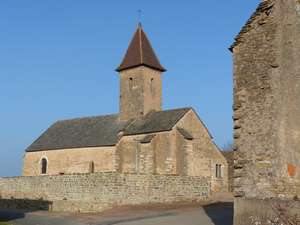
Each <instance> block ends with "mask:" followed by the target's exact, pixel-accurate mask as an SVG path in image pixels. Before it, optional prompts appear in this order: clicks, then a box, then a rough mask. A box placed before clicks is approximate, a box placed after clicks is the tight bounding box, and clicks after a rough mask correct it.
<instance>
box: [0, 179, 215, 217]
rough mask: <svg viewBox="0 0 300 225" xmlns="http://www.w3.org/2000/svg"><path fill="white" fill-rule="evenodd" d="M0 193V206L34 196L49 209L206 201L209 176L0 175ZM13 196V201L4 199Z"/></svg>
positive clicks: (33, 200) (208, 196)
mask: <svg viewBox="0 0 300 225" xmlns="http://www.w3.org/2000/svg"><path fill="white" fill-rule="evenodd" d="M0 196H1V199H2V200H0V206H1V205H2V206H3V205H5V204H6V205H7V207H9V206H13V207H18V204H17V203H18V202H20V203H22V204H23V205H24V201H25V200H27V201H30V202H32V204H34V202H35V200H36V201H37V202H41V204H42V206H43V208H44V209H45V208H49V210H53V211H72V212H79V211H80V212H93V211H102V210H105V209H109V208H112V207H115V206H122V205H139V204H149V203H172V202H183V201H184V202H192V201H206V200H209V198H210V178H207V177H187V176H163V175H129V174H119V173H94V174H77V175H57V176H36V177H13V178H3V179H0ZM13 199H16V200H15V201H13V203H15V204H13V203H12V202H11V201H8V200H13ZM22 199H23V200H24V201H22ZM46 203H49V206H45V204H46ZM22 204H20V205H19V207H21V206H22ZM41 204H40V203H39V204H37V207H41ZM31 207H33V206H31Z"/></svg>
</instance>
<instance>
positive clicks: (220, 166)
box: [216, 164, 222, 178]
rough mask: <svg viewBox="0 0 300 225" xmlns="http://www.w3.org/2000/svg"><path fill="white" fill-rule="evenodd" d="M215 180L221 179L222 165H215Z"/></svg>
mask: <svg viewBox="0 0 300 225" xmlns="http://www.w3.org/2000/svg"><path fill="white" fill-rule="evenodd" d="M216 178H222V165H221V164H216Z"/></svg>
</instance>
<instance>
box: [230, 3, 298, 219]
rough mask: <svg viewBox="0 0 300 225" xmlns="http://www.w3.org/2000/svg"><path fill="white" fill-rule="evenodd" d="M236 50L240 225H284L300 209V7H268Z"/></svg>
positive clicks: (259, 13)
mask: <svg viewBox="0 0 300 225" xmlns="http://www.w3.org/2000/svg"><path fill="white" fill-rule="evenodd" d="M231 50H232V52H233V58H234V106H233V107H234V116H233V119H234V130H235V131H234V139H235V141H234V143H235V144H234V150H235V165H234V168H235V171H234V177H235V180H234V188H235V197H236V198H235V224H236V225H248V224H277V223H275V222H274V223H273V222H272V221H275V220H277V219H278V217H280V216H281V213H280V211H278V206H280V207H282V205H285V206H284V210H285V211H284V212H287V213H291V215H293V214H294V213H295V212H293V209H292V208H293V205H295V204H298V209H297V213H298V214H299V207H300V204H299V201H293V199H298V198H299V196H300V107H299V102H300V88H299V87H300V63H299V59H300V1H299V0H265V1H262V2H261V3H260V5H259V6H258V8H257V10H256V11H255V13H254V14H253V15H252V16H251V18H250V19H249V20H248V22H247V23H246V25H245V26H244V27H243V28H242V30H241V32H240V34H239V35H238V36H237V38H236V41H235V43H234V44H233V45H232V47H231ZM286 206H288V209H286V208H285V207H286ZM276 210H277V211H276ZM281 212H282V211H281ZM291 215H285V216H286V217H287V218H289V220H290V221H291V220H292V219H293V217H292V216H291ZM299 216H300V215H299ZM278 224H286V223H278ZM289 224H298V223H292V222H291V223H289Z"/></svg>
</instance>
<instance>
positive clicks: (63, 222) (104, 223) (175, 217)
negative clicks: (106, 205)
mask: <svg viewBox="0 0 300 225" xmlns="http://www.w3.org/2000/svg"><path fill="white" fill-rule="evenodd" d="M232 217H233V204H232V203H228V202H227V203H216V204H211V205H208V206H203V207H198V206H185V207H179V208H176V209H170V208H169V209H165V208H159V207H158V208H155V207H153V208H149V209H147V208H144V209H143V208H142V209H118V210H114V211H111V212H106V213H104V214H66V213H64V214H63V213H50V212H43V211H35V212H24V211H13V210H1V209H0V218H6V219H8V220H9V222H8V223H9V224H12V225H232V224H233V222H232Z"/></svg>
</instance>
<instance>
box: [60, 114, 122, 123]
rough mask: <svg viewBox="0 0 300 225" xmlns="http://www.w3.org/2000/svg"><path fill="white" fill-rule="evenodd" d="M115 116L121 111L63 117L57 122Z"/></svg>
mask: <svg viewBox="0 0 300 225" xmlns="http://www.w3.org/2000/svg"><path fill="white" fill-rule="evenodd" d="M113 116H119V113H114V114H104V115H95V116H82V117H77V118H71V119H61V120H57V121H56V123H58V122H68V121H75V120H83V119H94V118H99V117H113Z"/></svg>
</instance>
